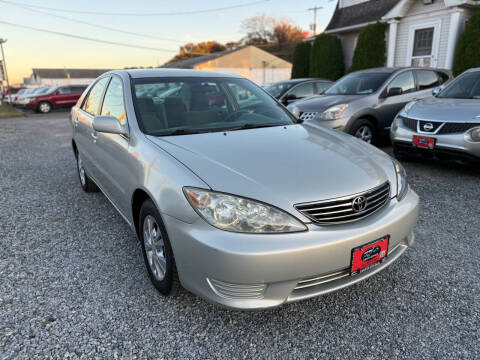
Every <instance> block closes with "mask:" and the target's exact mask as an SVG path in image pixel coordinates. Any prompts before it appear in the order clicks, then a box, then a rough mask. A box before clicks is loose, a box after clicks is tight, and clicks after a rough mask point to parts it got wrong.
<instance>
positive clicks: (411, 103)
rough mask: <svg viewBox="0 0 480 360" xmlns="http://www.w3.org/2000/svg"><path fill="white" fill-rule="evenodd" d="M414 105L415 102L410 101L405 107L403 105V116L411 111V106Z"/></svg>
mask: <svg viewBox="0 0 480 360" xmlns="http://www.w3.org/2000/svg"><path fill="white" fill-rule="evenodd" d="M416 103H417V102H416V101H410V102H409V103H408V104H407V105H405V108H404V109H403V111H404V112H405V115H407V114H408V112H409V111H410V110H411V109H412V107H413V105H415V104H416Z"/></svg>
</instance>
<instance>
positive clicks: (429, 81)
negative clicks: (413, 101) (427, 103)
mask: <svg viewBox="0 0 480 360" xmlns="http://www.w3.org/2000/svg"><path fill="white" fill-rule="evenodd" d="M415 76H416V78H417V85H418V92H417V96H416V98H418V99H423V98H426V97H428V96H431V95H432V90H433V89H434V88H436V87H437V86H440V85H441V84H442V83H443V80H442V78H440V77H439V75H438V73H437V72H436V71H433V70H427V69H425V70H415Z"/></svg>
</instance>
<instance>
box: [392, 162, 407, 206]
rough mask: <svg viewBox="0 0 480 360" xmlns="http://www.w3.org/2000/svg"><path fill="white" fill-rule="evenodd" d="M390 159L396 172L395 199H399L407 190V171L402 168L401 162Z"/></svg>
mask: <svg viewBox="0 0 480 360" xmlns="http://www.w3.org/2000/svg"><path fill="white" fill-rule="evenodd" d="M392 160H393V166H394V168H395V172H396V174H397V200H398V201H401V200H402V199H403V198H404V197H405V195H406V194H407V190H408V179H407V172H406V171H405V169H404V168H403V166H402V164H400V163H399V162H398V161H397V160H395V159H392Z"/></svg>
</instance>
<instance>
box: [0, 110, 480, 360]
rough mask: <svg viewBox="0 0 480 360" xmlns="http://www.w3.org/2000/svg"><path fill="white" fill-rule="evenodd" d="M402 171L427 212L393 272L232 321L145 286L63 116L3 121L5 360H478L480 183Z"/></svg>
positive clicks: (0, 349)
mask: <svg viewBox="0 0 480 360" xmlns="http://www.w3.org/2000/svg"><path fill="white" fill-rule="evenodd" d="M385 150H387V151H388V150H389V149H388V148H387V149H385ZM406 168H407V172H408V173H409V177H410V182H411V186H412V187H413V188H414V189H415V190H416V191H417V192H418V193H419V195H420V196H421V199H422V209H421V216H420V220H419V223H418V226H417V228H416V234H417V242H416V244H415V245H414V246H413V248H411V249H410V250H409V251H407V253H406V255H405V256H403V257H402V258H401V259H400V260H399V261H398V262H396V263H395V264H394V265H392V266H391V267H389V268H387V269H386V270H385V271H383V272H382V273H380V274H377V275H376V276H374V277H373V278H370V279H368V280H366V281H364V282H363V283H360V284H357V285H354V286H352V287H350V288H348V289H344V290H341V291H338V292H336V293H333V294H329V295H326V296H323V297H320V298H316V299H312V300H308V301H304V302H300V303H294V304H290V305H285V306H283V307H280V308H278V309H275V310H270V311H265V312H232V311H228V310H224V309H221V308H218V307H216V306H213V305H211V304H209V303H206V302H205V301H203V300H202V299H200V298H198V297H196V296H194V295H192V294H190V293H187V292H186V291H183V292H181V293H180V295H178V296H176V297H174V298H164V297H162V296H160V295H159V294H158V293H157V292H156V291H155V289H154V288H153V286H151V285H150V282H149V280H148V277H147V274H146V270H145V268H144V264H143V259H142V255H141V250H140V247H139V245H138V243H137V241H136V238H135V235H134V234H133V233H132V232H131V231H130V229H129V228H128V226H127V225H126V224H125V223H124V221H123V220H122V219H121V217H120V215H118V214H117V213H116V211H115V210H114V208H113V207H112V206H111V205H110V203H109V202H108V201H107V200H106V198H105V197H104V196H103V195H102V194H100V193H98V194H93V195H90V194H85V193H83V192H82V190H81V188H80V186H79V184H78V183H77V181H78V180H77V175H76V172H75V163H74V158H73V155H72V152H71V149H70V125H69V124H68V121H67V113H65V112H60V113H54V114H51V115H46V116H41V115H31V116H29V117H28V118H19V119H11V120H0V245H1V247H0V359H24V358H30V359H36V358H50V357H51V358H62V359H77V358H84V359H91V358H108V359H113V358H124V359H131V358H152V359H153V358H156V359H161V358H185V359H190V358H196V359H206V358H223V359H229V358H249V359H250V358H276V359H279V358H292V359H298V358H347V357H351V358H359V359H377V358H379V359H385V358H417V359H418V358H436V359H439V358H465V359H473V358H479V357H480V281H479V269H480V260H479V259H480V250H479V246H478V243H479V240H480V239H479V234H480V233H479V229H480V226H479V225H480V185H479V184H480V182H479V180H480V174H479V173H475V172H473V171H471V170H468V169H464V168H459V167H455V166H445V165H439V164H429V163H407V164H406Z"/></svg>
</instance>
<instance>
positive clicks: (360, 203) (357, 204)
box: [352, 196, 367, 212]
mask: <svg viewBox="0 0 480 360" xmlns="http://www.w3.org/2000/svg"><path fill="white" fill-rule="evenodd" d="M366 208H367V198H366V197H365V196H357V197H356V198H355V199H353V202H352V209H353V211H355V212H360V211H363V210H365V209H366Z"/></svg>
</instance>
